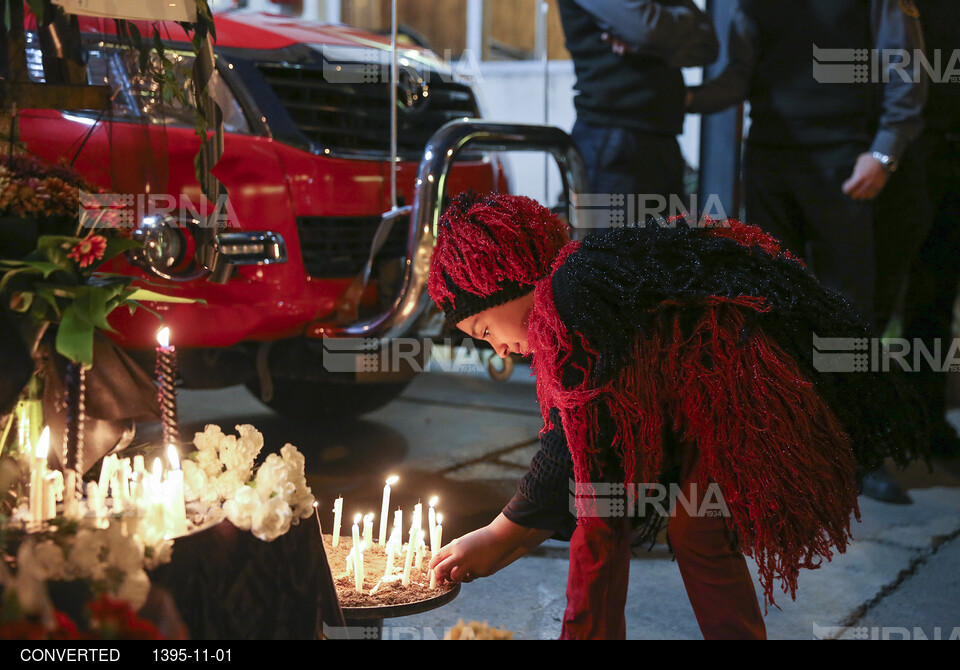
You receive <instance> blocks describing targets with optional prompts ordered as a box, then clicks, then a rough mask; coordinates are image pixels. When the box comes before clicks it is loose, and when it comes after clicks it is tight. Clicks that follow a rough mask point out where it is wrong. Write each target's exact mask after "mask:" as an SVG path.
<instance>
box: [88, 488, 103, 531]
mask: <svg viewBox="0 0 960 670" xmlns="http://www.w3.org/2000/svg"><path fill="white" fill-rule="evenodd" d="M103 498H104V496H103V495H101V494H100V485H99V484H97V483H96V482H90V483H89V484H87V509H88V510H91V509H92V510H93V515H94V516H95V517H96V519H97V522H98V523H99V521H100V520H101V519H102V518H103V517H104V516H106V510H105V509H104V504H103Z"/></svg>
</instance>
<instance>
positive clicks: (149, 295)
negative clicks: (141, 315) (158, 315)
mask: <svg viewBox="0 0 960 670" xmlns="http://www.w3.org/2000/svg"><path fill="white" fill-rule="evenodd" d="M128 300H135V301H137V302H173V303H179V304H189V303H194V302H199V303H203V304H206V301H205V300H197V299H194V298H181V297H178V296H173V295H164V294H162V293H157V292H156V291H149V290H147V289H143V288H138V289H136V290H135V291H134V292H133V293H131V294H130V296H129V298H128Z"/></svg>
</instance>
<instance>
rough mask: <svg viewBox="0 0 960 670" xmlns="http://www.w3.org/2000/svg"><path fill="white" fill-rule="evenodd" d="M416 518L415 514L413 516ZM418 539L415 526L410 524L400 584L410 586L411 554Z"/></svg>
mask: <svg viewBox="0 0 960 670" xmlns="http://www.w3.org/2000/svg"><path fill="white" fill-rule="evenodd" d="M414 516H416V514H414ZM419 537H420V532H419V529H418V528H417V527H416V525H415V524H410V540H409V541H408V542H407V558H406V560H405V561H404V563H403V577H402V579H401V582H400V583H401V584H403V585H404V586H409V585H410V570H411V568H413V553H414V551H416V547H417V540H418V539H419Z"/></svg>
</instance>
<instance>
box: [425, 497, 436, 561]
mask: <svg viewBox="0 0 960 670" xmlns="http://www.w3.org/2000/svg"><path fill="white" fill-rule="evenodd" d="M428 504H429V505H430V509H429V510H427V538H428V539H429V540H430V551H431V553H432V552H433V551H434V548H433V530H434V528H436V526H437V512H436V510H434V509H433V507H434V505H436V504H437V496H433V497H432V498H430V502H429V503H428Z"/></svg>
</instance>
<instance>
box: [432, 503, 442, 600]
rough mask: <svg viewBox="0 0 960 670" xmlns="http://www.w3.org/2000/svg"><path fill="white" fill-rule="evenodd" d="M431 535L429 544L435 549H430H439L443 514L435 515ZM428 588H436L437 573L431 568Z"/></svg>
mask: <svg viewBox="0 0 960 670" xmlns="http://www.w3.org/2000/svg"><path fill="white" fill-rule="evenodd" d="M433 535H434V537H433V540H432V541H431V543H430V544H431V545H432V546H434V547H436V549H431V551H440V547H441V546H442V544H441V542H442V538H443V515H442V514H438V515H437V527H436V528H434V529H433ZM434 555H436V554H434ZM430 588H431V589H435V588H437V573H436V572H434V571H433V570H431V571H430Z"/></svg>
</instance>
